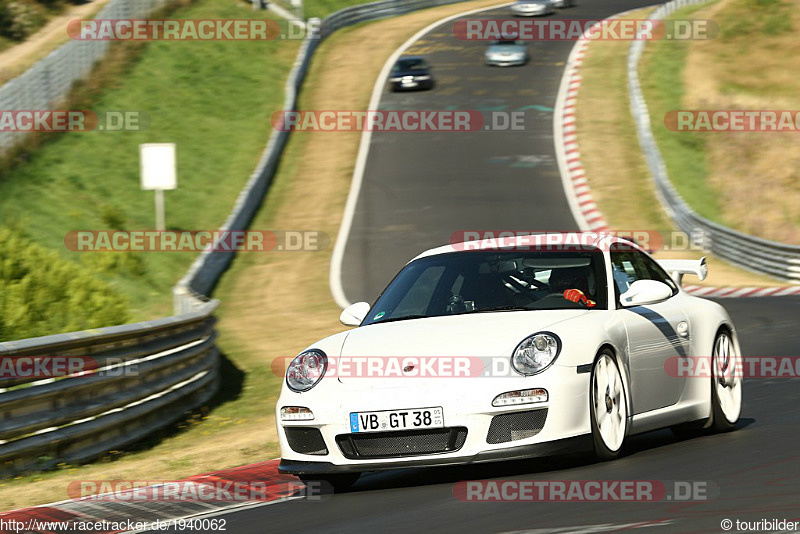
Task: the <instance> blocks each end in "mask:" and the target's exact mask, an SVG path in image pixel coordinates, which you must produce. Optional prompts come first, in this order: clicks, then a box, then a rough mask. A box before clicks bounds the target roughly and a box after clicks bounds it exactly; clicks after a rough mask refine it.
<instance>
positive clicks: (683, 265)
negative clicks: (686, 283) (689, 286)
mask: <svg viewBox="0 0 800 534" xmlns="http://www.w3.org/2000/svg"><path fill="white" fill-rule="evenodd" d="M657 263H658V264H659V265H661V267H663V268H664V270H665V271H667V272H668V273H669V274H670V276H672V279H673V280H675V282H676V283H677V284H678V285H680V284H681V281H682V280H683V275H685V274H693V275H695V276H697V277H698V278H699V279H700V280H705V279H706V276H707V275H708V265H707V264H706V258H705V256H703V257H702V258H700V259H699V260H658V261H657Z"/></svg>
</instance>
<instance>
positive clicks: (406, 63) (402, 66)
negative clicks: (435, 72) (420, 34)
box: [394, 58, 428, 72]
mask: <svg viewBox="0 0 800 534" xmlns="http://www.w3.org/2000/svg"><path fill="white" fill-rule="evenodd" d="M427 68H428V65H427V64H426V63H425V60H424V59H421V58H414V59H401V60H399V61H398V62H397V63H396V64H395V66H394V70H395V71H396V72H408V71H424V70H426V69H427Z"/></svg>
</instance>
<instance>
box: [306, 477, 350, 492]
mask: <svg viewBox="0 0 800 534" xmlns="http://www.w3.org/2000/svg"><path fill="white" fill-rule="evenodd" d="M360 476H361V473H337V474H335V475H298V478H300V480H302V481H303V483H304V484H307V485H308V484H312V485H317V484H318V485H319V486H318V487H316V488H313V487H312V488H311V490H312V491H316V490H319V491H322V493H332V492H336V491H341V490H345V489H347V488H349V487H350V486H352V485H353V484H355V483H356V481H357V480H358V477H360Z"/></svg>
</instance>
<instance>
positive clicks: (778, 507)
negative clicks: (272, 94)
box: [222, 0, 800, 534]
mask: <svg viewBox="0 0 800 534" xmlns="http://www.w3.org/2000/svg"><path fill="white" fill-rule="evenodd" d="M646 4H647V2H634V1H619V0H614V1H603V2H602V3H601V2H590V1H588V0H585V1H584V2H583V3H582V5H579V6H577V7H575V8H572V9H568V10H564V11H561V12H559V15H558V16H559V17H568V18H578V19H593V18H604V17H606V16H608V15H611V14H613V13H617V12H620V11H624V10H627V9H631V8H634V7H637V6H638V5H646ZM479 16H480V17H482V18H502V17H504V16H505V13H504V12H503V11H495V12H484V13H482V14H480V15H479ZM451 28H452V23H449V24H446V25H444V26H441V27H439V28H437V29H436V30H434V31H433V32H432V33H431V34H429V35H427V36H426V37H425V38H423V39H422V40H421V41H420V42H419V43H418V44H417V45H416V46H415V47H414V48H413V49H412V52H417V53H424V54H425V55H426V56H427V57H428V58H429V60H430V61H431V63H432V64H433V66H434V69H435V70H434V73H435V75H436V77H437V79H438V81H439V85H438V86H437V88H436V89H435V90H434V91H431V92H421V93H405V94H392V93H388V92H387V93H385V94H384V98H383V99H382V101H381V108H383V109H477V110H505V111H513V110H520V109H523V108H525V111H526V113H528V115H526V118H527V121H526V125H527V126H528V128H527V129H526V130H525V131H524V132H508V133H497V132H491V133H490V132H475V133H469V134H465V133H438V134H437V133H411V132H404V133H376V134H375V135H374V136H373V138H372V145H371V147H370V154H369V158H368V160H367V166H366V172H365V180H364V184H363V186H362V190H361V196H360V198H359V202H358V205H357V211H356V214H355V219H354V225H353V230H352V232H351V234H350V240H349V242H348V243H347V248H346V251H345V262H344V265H343V273H344V279H343V285H344V289H345V293H346V295H347V297H348V298H349V300H350V301H351V302H355V301H358V300H369V301H373V300H374V299H375V297H376V296H377V295H378V293H379V292H380V290H381V289H382V288H383V287H384V286H385V284H386V283H387V282H388V280H389V279H390V278H391V276H392V275H393V274H394V273H395V272H396V271H397V269H398V268H399V267H400V266H401V265H402V264H403V263H405V262H406V261H408V260H409V259H410V258H411V257H413V256H414V255H416V254H417V253H418V252H420V251H421V250H424V249H426V248H428V247H431V246H436V245H440V244H444V243H447V242H448V241H449V239H450V235H451V234H452V233H453V232H455V231H457V230H466V229H509V228H510V229H542V230H574V229H576V225H575V222H574V221H573V220H572V217H571V214H570V212H569V209H568V207H567V203H566V200H565V198H564V195H563V191H562V186H561V182H560V178H559V175H558V168H557V165H556V161H555V153H554V148H553V139H552V112H551V111H549V110H552V108H553V107H554V104H555V99H556V91H557V89H558V85H559V82H560V77H561V71H562V67H563V64H564V61H565V60H566V57H567V55H568V53H569V50H570V48H571V46H572V43H570V42H540V43H532V44H531V46H530V52H531V54H532V60H531V62H530V63H529V64H528V65H526V66H525V67H521V68H506V69H497V68H490V67H485V66H484V65H483V51H484V48H485V46H486V45H485V44H483V43H476V42H460V41H458V40H457V39H456V38H455V37H454V36H453V35H452V33H451V31H450V29H451ZM721 302H722V303H723V304H724V305H725V306H726V308H728V310H729V311H730V313H731V315H732V316H733V318H734V322H735V324H736V325H737V328H738V331H739V335H740V338H741V341H742V348H743V351H744V353H745V355H747V356H753V355H762V356H791V355H796V354H798V347H800V328H798V327H797V310H798V309H800V298H794V297H792V298H760V299H731V300H723V301H721ZM798 385H800V384H798V381H797V379H787V378H772V379H751V380H747V381H746V382H745V386H744V406H743V412H742V417H741V420H740V422H739V425H738V427H737V429H736V431H734V432H732V433H728V434H720V435H707V436H702V437H695V438H691V439H686V440H679V439H677V438H675V437H674V436H673V435H672V433H671V432H669V431H657V432H651V433H648V434H644V435H640V436H635V437H633V438H629V440H628V442H627V445H626V454H625V455H624V456H623V457H621V458H619V459H617V460H616V461H612V462H596V461H594V460H593V459H591V458H589V457H587V456H570V457H558V458H546V459H536V460H526V461H517V462H504V463H494V464H484V465H481V466H459V467H447V468H436V469H432V468H431V469H414V470H407V471H393V472H384V473H373V474H367V475H364V476H363V477H362V478H361V480H360V481H359V482H358V483H357V484H356V485H355V486H354V487H353V488H352V489H351V490H350V491H348V492H346V493H339V494H336V495H333V496H327V497H325V498H323V499H322V500H321V501H306V500H295V501H290V502H284V503H278V504H273V505H264V506H259V507H254V508H249V509H245V510H241V511H239V512H234V513H229V514H227V515H225V516H222V517H224V518H225V519H226V520H227V530H228V531H229V532H234V533H237V534H240V533H241V534H246V533H253V534H256V533H263V532H299V531H313V532H345V531H347V532H415V531H417V532H429V531H437V532H509V531H527V532H611V531H618V530H639V529H640V528H645V527H646V528H647V529H648V531H654V532H716V533H718V532H722V531H723V530H722V529H721V528H720V522H721V521H722V520H723V519H725V518H728V519H731V520H733V521H735V520H737V519H739V520H748V521H755V520H761V519H800V500H798V495H800V481H798V478H800V447H798V441H797V440H798V437H799V436H800V410H798V406H800V402H799V401H800V394H799V391H800V390H798ZM473 479H498V480H506V479H509V480H514V479H518V480H656V481H662V482H664V483H666V484H671V482H670V481H687V480H688V481H699V482H702V483H705V484H706V487H707V488H708V493H709V494H710V495H711V498H710V499H708V500H706V501H696V502H680V503H679V502H676V501H675V500H672V501H666V500H665V501H663V502H657V503H645V502H572V503H565V502H543V503H532V502H527V503H526V502H520V503H513V502H512V503H476V502H462V501H460V500H458V499H457V498H456V497H455V496H454V494H453V487H454V484H455V483H457V482H458V481H461V480H473ZM732 531H736V528H735V526H734V529H733V530H732Z"/></svg>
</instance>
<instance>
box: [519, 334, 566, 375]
mask: <svg viewBox="0 0 800 534" xmlns="http://www.w3.org/2000/svg"><path fill="white" fill-rule="evenodd" d="M560 352H561V340H560V339H559V338H558V336H557V335H555V334H553V333H551V332H538V333H536V334H533V335H531V336H528V337H526V338H525V339H523V340H522V342H521V343H520V344H519V345H517V348H516V349H514V354H513V355H512V356H511V367H513V368H514V370H515V371H516V372H518V373H519V374H521V375H526V376H527V375H535V374H537V373H541V372H542V371H544V370H545V369H547V368H548V367H550V365H551V364H552V363H553V362H554V361H555V360H556V358H558V354H559V353H560Z"/></svg>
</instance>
